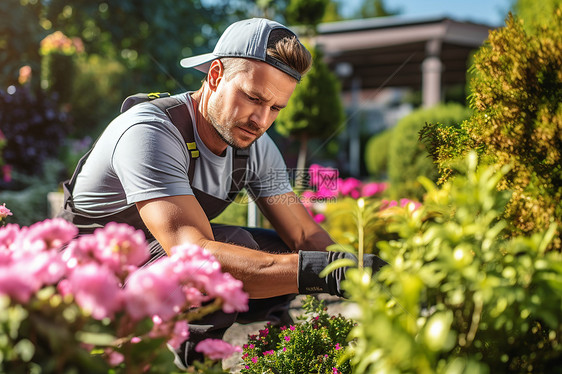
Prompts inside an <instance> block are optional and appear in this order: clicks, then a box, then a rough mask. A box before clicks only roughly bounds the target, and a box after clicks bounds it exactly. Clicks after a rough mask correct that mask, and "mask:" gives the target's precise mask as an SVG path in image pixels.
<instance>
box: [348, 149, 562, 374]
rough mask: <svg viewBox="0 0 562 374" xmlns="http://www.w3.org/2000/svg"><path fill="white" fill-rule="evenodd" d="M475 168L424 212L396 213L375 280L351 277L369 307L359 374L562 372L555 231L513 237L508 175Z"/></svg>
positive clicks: (432, 189)
mask: <svg viewBox="0 0 562 374" xmlns="http://www.w3.org/2000/svg"><path fill="white" fill-rule="evenodd" d="M477 163H478V161H477V158H476V154H475V153H472V154H471V155H470V156H469V159H468V162H467V165H468V166H467V167H466V168H465V171H464V172H460V173H459V174H458V176H457V177H455V178H453V179H450V180H449V181H447V182H446V183H445V184H444V185H443V186H442V187H441V188H437V187H436V186H435V185H434V184H433V183H432V182H430V181H429V180H427V179H425V182H424V185H426V186H427V188H428V193H427V195H426V199H425V201H424V204H423V206H422V207H421V208H419V209H417V210H414V209H412V208H411V207H410V206H407V207H406V208H404V209H399V208H396V210H395V215H394V219H393V220H392V224H390V225H389V226H388V229H389V230H391V231H393V232H395V233H396V234H397V235H399V239H397V240H393V241H387V242H381V243H379V248H380V255H381V257H382V258H383V259H385V260H386V261H387V262H389V265H388V266H386V267H384V268H383V269H382V270H381V271H380V272H379V273H378V274H377V275H376V276H375V277H373V279H371V277H368V276H364V273H363V272H362V271H360V270H359V269H351V270H349V271H348V273H347V274H348V277H347V279H348V280H347V281H346V282H347V283H346V284H345V285H344V287H345V289H346V291H347V292H348V293H349V295H350V299H351V301H353V302H356V303H357V305H358V307H359V311H360V312H359V317H358V318H357V321H358V325H357V326H356V327H355V328H354V329H353V330H352V332H351V334H350V338H353V339H356V340H357V344H356V345H355V346H354V348H353V350H352V352H353V353H354V354H355V355H354V356H353V357H352V366H353V372H354V373H365V372H368V373H389V372H392V373H507V372H511V373H527V372H536V373H556V372H559V369H560V366H559V363H560V360H561V359H562V344H561V343H562V314H560V307H561V305H562V254H560V253H558V252H555V251H546V248H547V246H548V243H549V241H550V240H552V238H553V236H554V233H555V225H552V226H551V227H550V228H549V229H548V231H547V232H546V233H542V234H538V233H537V234H534V235H532V236H518V237H514V238H506V237H505V232H504V231H505V228H506V226H507V223H506V222H505V221H504V220H501V216H502V214H503V210H504V207H505V204H506V203H507V201H508V200H509V197H510V196H509V193H507V192H506V191H501V192H499V191H498V190H497V188H496V187H497V184H498V183H499V182H500V180H501V179H502V178H503V176H504V174H505V173H506V172H507V168H504V169H503V170H502V172H501V173H496V172H495V170H494V168H493V167H488V168H479V169H477Z"/></svg>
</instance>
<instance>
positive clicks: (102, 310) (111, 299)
mask: <svg viewBox="0 0 562 374" xmlns="http://www.w3.org/2000/svg"><path fill="white" fill-rule="evenodd" d="M68 280H69V282H70V284H71V288H72V293H73V294H74V297H75V298H76V303H77V304H78V305H79V306H80V307H81V308H82V309H83V310H85V311H86V312H88V313H91V315H92V317H94V318H95V319H98V320H102V319H104V318H106V317H110V318H111V317H113V314H114V313H115V312H116V311H118V310H120V309H121V306H122V303H123V297H122V290H121V287H120V285H119V279H117V277H116V276H115V274H114V273H113V272H112V271H111V270H109V269H108V268H107V267H106V266H103V265H98V264H96V263H90V264H86V265H84V266H81V267H80V268H78V269H76V270H74V271H73V272H72V274H71V275H70V277H69V278H68Z"/></svg>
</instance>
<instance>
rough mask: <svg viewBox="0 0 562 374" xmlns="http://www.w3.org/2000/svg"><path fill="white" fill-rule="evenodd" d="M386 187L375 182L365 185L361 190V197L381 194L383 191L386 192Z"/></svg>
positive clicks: (384, 184)
mask: <svg viewBox="0 0 562 374" xmlns="http://www.w3.org/2000/svg"><path fill="white" fill-rule="evenodd" d="M386 187H387V184H386V183H377V182H371V183H365V184H364V185H363V187H362V188H361V195H362V196H364V197H370V196H373V195H376V194H378V193H381V192H383V191H384V190H386Z"/></svg>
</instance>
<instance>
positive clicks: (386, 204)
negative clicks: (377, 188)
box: [381, 199, 421, 210]
mask: <svg viewBox="0 0 562 374" xmlns="http://www.w3.org/2000/svg"><path fill="white" fill-rule="evenodd" d="M408 204H414V210H415V209H418V208H419V207H420V206H421V204H420V203H419V202H417V201H413V200H410V199H400V201H396V200H386V199H384V200H382V201H381V210H385V209H388V208H392V207H400V208H404V207H406V206H407V205H408Z"/></svg>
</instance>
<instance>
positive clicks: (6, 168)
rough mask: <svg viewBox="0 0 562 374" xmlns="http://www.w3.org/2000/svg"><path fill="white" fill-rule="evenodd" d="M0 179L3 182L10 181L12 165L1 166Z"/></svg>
mask: <svg viewBox="0 0 562 374" xmlns="http://www.w3.org/2000/svg"><path fill="white" fill-rule="evenodd" d="M2 174H3V176H2V179H4V182H6V183H8V182H11V181H12V166H11V165H4V166H2Z"/></svg>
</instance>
